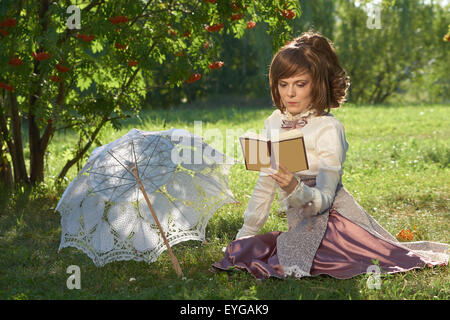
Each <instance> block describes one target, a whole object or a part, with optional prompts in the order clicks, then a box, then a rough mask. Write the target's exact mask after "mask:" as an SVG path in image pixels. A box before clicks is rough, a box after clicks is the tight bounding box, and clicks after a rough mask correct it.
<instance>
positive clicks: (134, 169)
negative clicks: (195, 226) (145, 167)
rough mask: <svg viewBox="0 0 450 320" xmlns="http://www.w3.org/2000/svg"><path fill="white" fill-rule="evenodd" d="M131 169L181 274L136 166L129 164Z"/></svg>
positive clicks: (176, 270)
mask: <svg viewBox="0 0 450 320" xmlns="http://www.w3.org/2000/svg"><path fill="white" fill-rule="evenodd" d="M131 170H132V171H133V173H134V176H135V177H136V181H137V183H138V184H139V188H140V189H141V191H142V194H143V195H144V198H145V201H146V202H147V205H148V207H149V208H150V211H151V212H152V215H153V219H154V220H155V222H156V224H157V225H158V229H159V232H161V236H162V238H163V240H164V243H165V244H166V247H167V250H168V251H169V255H170V259H171V260H172V264H173V268H174V269H175V272H176V273H177V275H178V276H179V277H182V276H183V272H182V271H181V267H180V263H179V262H178V259H177V257H175V255H174V254H173V252H172V248H171V247H170V245H169V242H168V241H167V238H166V235H165V234H164V231H163V229H162V227H161V224H160V223H159V220H158V217H157V216H156V213H155V211H154V210H153V207H152V204H151V203H150V199H149V198H148V196H147V192H145V189H144V186H143V185H142V181H141V179H140V178H139V175H138V173H137V170H136V167H135V166H134V164H133V165H132V166H131Z"/></svg>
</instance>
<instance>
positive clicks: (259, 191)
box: [236, 174, 277, 239]
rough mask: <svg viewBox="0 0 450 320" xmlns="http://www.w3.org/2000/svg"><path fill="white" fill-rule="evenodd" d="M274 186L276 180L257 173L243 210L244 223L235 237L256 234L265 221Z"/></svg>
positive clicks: (275, 185) (272, 197) (273, 194)
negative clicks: (253, 186) (245, 207)
mask: <svg viewBox="0 0 450 320" xmlns="http://www.w3.org/2000/svg"><path fill="white" fill-rule="evenodd" d="M276 187H277V184H276V181H275V180H274V179H273V178H272V177H270V176H265V175H261V174H260V175H259V177H258V180H257V181H256V185H255V188H254V190H253V194H252V196H251V198H250V201H249V203H248V205H247V209H246V210H245V212H244V225H243V226H242V228H241V229H240V230H239V232H238V234H237V235H236V239H238V238H242V237H245V236H252V235H255V234H257V233H258V232H259V230H260V229H261V228H262V226H263V225H264V224H265V223H266V221H267V218H268V217H269V214H270V207H271V204H272V202H273V199H274V198H275V192H276Z"/></svg>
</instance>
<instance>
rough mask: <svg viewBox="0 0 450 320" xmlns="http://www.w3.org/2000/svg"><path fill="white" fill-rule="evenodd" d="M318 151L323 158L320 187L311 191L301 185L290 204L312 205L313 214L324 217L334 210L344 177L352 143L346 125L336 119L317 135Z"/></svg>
mask: <svg viewBox="0 0 450 320" xmlns="http://www.w3.org/2000/svg"><path fill="white" fill-rule="evenodd" d="M315 148H316V151H317V155H318V158H319V163H318V173H317V177H316V186H315V187H308V186H307V185H305V184H304V183H303V182H301V181H299V183H298V185H297V187H296V188H295V189H294V190H293V191H292V192H291V193H290V194H289V195H287V197H286V200H287V201H288V203H289V205H290V206H292V207H294V208H301V207H302V206H303V205H305V204H306V203H308V202H309V201H312V204H313V206H312V213H313V214H320V213H322V212H324V211H326V210H327V209H329V208H330V207H331V204H332V203H333V200H334V197H335V193H336V188H337V186H338V183H339V182H340V180H341V177H342V174H343V171H342V165H343V163H344V161H345V155H346V151H347V149H348V143H347V141H346V138H345V131H344V126H343V125H342V123H341V122H339V121H337V120H333V119H332V120H330V121H327V123H326V124H325V125H324V126H323V127H322V128H321V129H320V130H319V131H318V133H317V139H316V144H315Z"/></svg>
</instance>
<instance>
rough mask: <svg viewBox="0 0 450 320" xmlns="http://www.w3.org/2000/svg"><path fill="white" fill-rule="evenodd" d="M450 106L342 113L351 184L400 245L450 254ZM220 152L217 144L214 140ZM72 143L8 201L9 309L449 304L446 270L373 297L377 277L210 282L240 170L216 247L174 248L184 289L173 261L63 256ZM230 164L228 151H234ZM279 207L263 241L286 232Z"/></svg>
mask: <svg viewBox="0 0 450 320" xmlns="http://www.w3.org/2000/svg"><path fill="white" fill-rule="evenodd" d="M449 110H450V109H449V106H448V105H426V106H377V107H373V106H353V105H346V106H345V107H343V108H341V109H340V110H333V113H334V115H335V116H336V117H337V118H338V119H340V120H341V121H342V122H343V124H344V126H345V128H346V135H347V140H348V142H349V144H350V148H349V151H348V153H347V160H346V162H345V164H344V176H343V184H344V186H345V187H346V188H347V189H348V190H349V192H350V193H351V194H352V195H353V196H354V197H355V199H356V200H357V201H358V202H359V203H360V204H361V205H362V207H363V208H365V209H366V211H367V212H368V213H369V214H371V215H372V216H373V217H374V218H375V219H376V220H377V221H378V222H379V223H380V224H381V225H382V226H383V227H384V228H385V229H386V230H388V231H389V232H390V233H392V234H394V235H395V234H397V233H398V231H399V230H400V229H402V228H409V229H411V230H412V229H413V228H414V227H415V228H416V229H415V239H414V240H430V241H436V242H445V243H450V233H449V230H450V214H449V213H450V210H449V195H450V190H449V189H450V183H449V181H450V179H449V178H450V174H449V162H450V148H449V141H450V111H449ZM271 113H272V109H271V108H267V107H265V108H262V107H258V106H252V107H250V106H242V105H238V104H233V103H231V105H228V106H219V107H217V108H215V109H210V108H208V107H207V105H206V106H197V107H195V108H194V107H178V108H174V109H173V110H172V111H171V113H170V114H169V115H168V118H167V123H166V127H165V128H163V121H164V117H165V112H163V111H159V112H158V111H148V112H145V113H142V114H141V115H140V118H134V119H130V120H129V121H127V122H126V123H125V124H124V126H123V128H122V129H121V130H120V131H115V130H113V129H112V128H106V129H105V130H104V131H103V132H102V135H101V137H100V140H101V141H102V142H103V143H109V142H111V141H113V140H114V139H116V138H118V137H120V136H122V135H124V134H125V133H126V132H128V131H129V130H130V129H132V128H139V129H142V130H151V131H153V130H166V129H170V128H171V127H175V128H184V129H187V130H189V131H191V132H194V120H202V121H203V123H202V129H203V130H206V129H212V128H218V129H219V130H220V131H221V132H222V133H224V134H225V133H226V130H227V129H228V130H230V129H234V130H238V129H242V130H243V131H246V130H248V129H255V130H259V129H261V128H262V126H263V123H264V120H265V118H266V117H267V116H269V115H270V114H271ZM206 140H207V142H210V143H211V144H212V145H213V146H215V147H217V148H220V149H221V150H224V149H223V148H222V146H219V145H217V143H218V142H217V141H216V140H214V139H210V140H208V138H207V139H206ZM74 143H76V137H75V136H74V135H73V134H70V133H66V134H57V135H55V137H54V138H53V143H52V145H51V147H50V150H49V151H50V152H49V154H48V160H49V162H48V167H47V178H46V182H45V183H43V184H42V185H41V186H40V187H39V188H37V189H36V190H34V191H33V192H29V191H28V190H25V189H23V190H19V191H17V192H16V193H14V194H6V193H5V192H0V203H1V208H0V299H353V300H356V299H431V300H433V299H439V300H448V299H449V298H450V281H449V280H450V278H449V267H448V266H444V267H435V268H424V269H414V270H412V271H409V272H406V273H396V274H392V275H381V288H380V289H379V290H376V289H369V288H368V286H367V279H368V275H367V274H363V275H359V276H356V277H353V278H351V279H348V280H338V279H334V278H332V277H329V276H324V275H321V276H318V277H311V278H302V279H300V280H295V279H288V280H277V279H268V280H264V281H258V280H255V279H254V278H253V277H252V276H251V275H250V274H248V273H246V272H242V271H235V272H219V273H213V272H211V271H210V268H211V264H212V263H214V262H215V261H218V260H220V259H221V258H222V257H223V252H222V248H223V247H225V246H226V245H227V244H228V243H229V242H230V241H231V240H232V239H233V238H234V236H235V234H236V232H237V230H238V229H239V228H240V227H241V225H242V222H243V213H244V211H245V208H246V206H247V203H248V201H249V198H250V195H251V193H252V191H253V187H254V185H255V182H256V178H257V173H255V172H247V171H246V170H245V167H244V165H243V164H237V165H235V166H233V167H232V169H231V175H230V177H229V185H230V188H231V190H232V192H233V194H234V196H235V198H236V199H237V200H238V201H239V202H240V203H239V204H230V205H226V206H223V207H222V208H221V209H219V210H218V211H217V212H216V213H215V215H214V216H213V217H212V218H211V220H210V223H209V224H208V227H207V229H206V232H207V233H206V237H207V244H203V243H201V242H197V241H188V242H184V243H181V244H178V245H176V246H174V247H173V250H174V253H175V255H176V256H177V257H178V259H179V261H180V264H181V267H182V270H183V272H184V275H185V278H184V279H179V278H177V276H176V274H175V272H174V271H173V268H172V265H171V262H170V258H169V255H168V253H167V251H166V252H164V253H163V254H162V255H161V256H160V258H159V259H158V261H157V262H155V263H153V264H150V265H149V264H146V263H144V262H134V261H122V262H114V263H110V264H108V265H106V266H104V267H102V268H97V267H95V265H94V264H93V263H92V261H91V260H90V259H89V258H88V257H87V256H86V255H84V254H83V253H82V252H81V251H79V250H77V249H75V248H65V249H63V250H61V252H58V246H59V241H60V236H61V227H60V216H59V214H58V213H55V212H54V210H53V209H54V208H55V206H56V204H57V202H58V200H59V197H60V196H61V194H62V192H63V191H64V188H65V187H66V186H67V185H68V182H69V181H70V180H71V179H73V178H74V177H75V175H76V168H73V169H72V170H71V171H70V172H69V174H68V181H66V183H65V185H64V186H62V187H61V188H56V187H55V186H54V185H53V179H54V176H55V175H56V174H57V173H58V172H59V170H60V169H61V167H62V166H63V165H64V163H65V160H64V159H68V158H69V157H70V153H69V148H70V147H71V146H72V145H73V144H74ZM226 151H227V153H228V154H230V152H228V150H226ZM277 211H278V204H277V203H276V202H274V203H273V205H272V212H271V216H270V218H269V219H268V222H267V223H266V225H265V226H264V228H263V229H262V230H261V232H268V231H273V230H281V231H286V230H287V223H286V219H285V217H283V216H280V215H278V213H277ZM70 265H78V266H79V267H80V270H81V289H80V290H69V289H67V287H66V281H67V278H68V277H69V274H67V273H66V270H67V268H68V267H69V266H70Z"/></svg>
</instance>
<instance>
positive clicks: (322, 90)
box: [269, 31, 350, 115]
mask: <svg viewBox="0 0 450 320" xmlns="http://www.w3.org/2000/svg"><path fill="white" fill-rule="evenodd" d="M304 73H309V75H310V76H311V78H312V88H311V108H313V109H316V111H317V113H318V114H319V115H320V114H322V113H323V111H324V110H325V109H327V112H330V108H339V107H340V106H341V104H342V103H343V102H344V101H346V95H347V90H348V88H349V86H350V78H349V77H348V76H347V74H346V72H345V70H344V69H343V68H342V67H341V65H340V63H339V59H338V56H337V54H336V51H335V49H334V47H333V44H332V43H331V41H330V40H328V39H327V38H325V37H324V36H322V35H321V34H320V33H319V32H313V31H308V32H304V33H303V34H302V35H301V36H299V37H297V38H295V39H294V40H292V41H291V42H289V43H288V44H286V45H285V46H283V47H282V48H281V49H280V50H278V52H277V53H276V54H275V56H274V57H273V59H272V63H271V65H270V71H269V82H270V90H271V94H272V100H273V103H274V104H275V106H276V107H277V108H278V109H280V111H281V112H282V113H284V110H286V107H285V106H283V105H282V103H281V98H280V93H279V91H278V81H279V80H280V79H285V78H290V77H292V76H296V75H300V74H304Z"/></svg>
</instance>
